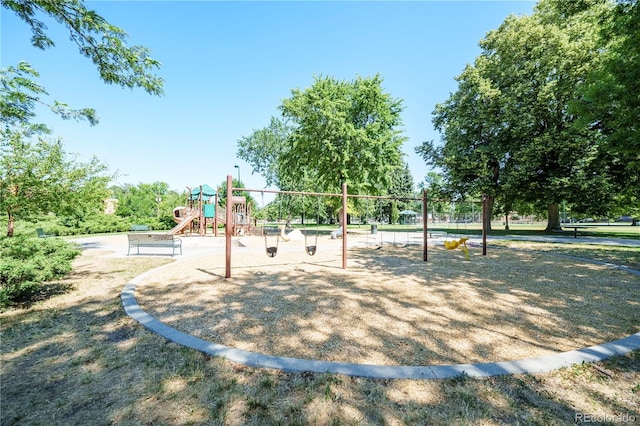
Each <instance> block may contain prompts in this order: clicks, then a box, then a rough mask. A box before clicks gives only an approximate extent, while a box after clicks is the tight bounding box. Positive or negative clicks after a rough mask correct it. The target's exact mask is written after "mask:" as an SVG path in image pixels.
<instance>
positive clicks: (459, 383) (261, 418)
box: [0, 225, 640, 425]
mask: <svg viewBox="0 0 640 426" xmlns="http://www.w3.org/2000/svg"><path fill="white" fill-rule="evenodd" d="M363 229H364V225H363ZM500 244H501V245H503V246H506V245H509V246H510V245H511V244H513V247H517V248H523V243H521V242H520V243H515V242H514V243H506V242H505V243H500ZM527 248H529V249H536V250H542V251H551V252H559V253H563V254H573V255H579V256H583V257H590V258H594V259H599V260H606V261H609V262H616V263H620V264H625V265H627V266H631V267H635V268H636V269H638V268H639V267H640V260H639V259H640V249H638V248H615V247H604V246H587V245H581V246H571V245H568V244H532V243H527ZM106 254H107V253H104V252H98V251H96V250H87V251H85V252H84V253H83V255H82V256H81V257H80V258H78V259H77V260H76V262H75V265H74V270H73V272H72V274H70V275H69V276H68V277H66V278H65V279H64V280H62V281H61V282H60V283H52V286H54V287H55V286H56V285H59V286H60V288H61V289H64V290H65V291H64V292H56V291H51V296H50V297H49V298H47V299H46V300H43V301H40V302H38V303H37V304H35V305H33V306H32V307H30V308H28V309H15V310H10V311H6V312H3V313H0V321H1V325H0V331H1V333H2V346H1V348H0V355H1V361H2V370H1V394H0V397H1V405H2V407H1V408H2V410H1V418H0V423H1V424H2V425H14V424H45V423H48V424H52V425H57V424H60V425H69V424H91V425H101V424H105V425H106V424H123V425H129V424H130V425H137V424H168V425H173V424H228V425H245V424H254V425H272V424H273V425H276V424H287V425H288V424H299V425H302V424H318V425H326V424H335V425H338V424H348V425H351V424H355V425H369V424H390V425H393V424H398V425H402V424H408V425H414V424H435V425H439V424H442V425H449V424H483V425H493V424H495V425H499V424H531V425H549V424H574V423H575V422H576V419H578V420H579V419H585V418H587V419H596V420H599V421H600V424H603V423H604V424H614V423H620V422H622V421H625V419H626V421H629V420H630V421H629V423H630V424H632V423H634V422H638V421H639V420H640V351H635V352H633V353H631V354H629V355H627V356H623V357H617V358H613V359H610V360H608V361H605V362H601V363H596V364H584V365H576V366H573V367H571V368H565V369H561V370H558V371H554V372H550V373H545V374H535V375H516V376H506V377H493V378H485V379H472V378H468V377H462V378H457V379H451V380H437V381H417V380H374V379H364V378H352V377H346V376H340V375H329V374H311V373H301V374H290V373H284V372H280V371H274V370H263V369H255V368H249V367H245V366H241V365H237V364H233V363H231V362H228V361H225V360H223V359H218V358H211V357H209V356H206V355H203V354H202V353H199V352H197V351H194V350H191V349H186V348H183V347H181V346H178V345H176V344H174V343H169V342H167V341H166V340H165V339H163V338H161V337H159V336H157V335H155V334H153V333H151V332H149V331H148V330H147V329H145V328H144V327H143V326H142V325H140V324H138V323H136V322H135V321H134V320H132V319H131V318H129V317H128V316H126V315H125V313H124V312H123V309H122V305H121V301H120V291H121V290H122V288H123V286H124V285H125V283H127V282H128V281H129V280H130V279H131V278H133V277H134V276H137V275H138V274H140V273H141V272H143V271H145V270H149V269H151V268H154V267H156V266H159V265H161V264H163V263H166V262H170V260H168V259H166V258H122V257H109V256H106ZM638 291H640V289H638ZM60 293H62V294H60ZM639 326H640V325H639Z"/></svg>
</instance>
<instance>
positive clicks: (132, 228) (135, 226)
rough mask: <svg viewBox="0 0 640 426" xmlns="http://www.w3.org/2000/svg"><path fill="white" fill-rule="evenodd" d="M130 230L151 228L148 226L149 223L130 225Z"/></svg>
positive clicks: (149, 229) (148, 229)
mask: <svg viewBox="0 0 640 426" xmlns="http://www.w3.org/2000/svg"><path fill="white" fill-rule="evenodd" d="M131 231H133V232H137V231H151V228H149V225H131Z"/></svg>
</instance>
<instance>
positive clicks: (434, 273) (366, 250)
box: [136, 235, 640, 366]
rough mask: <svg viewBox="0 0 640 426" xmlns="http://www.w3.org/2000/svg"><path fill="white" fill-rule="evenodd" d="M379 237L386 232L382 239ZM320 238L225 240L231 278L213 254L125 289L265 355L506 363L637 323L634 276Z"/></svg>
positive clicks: (437, 246)
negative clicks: (275, 247) (275, 243)
mask: <svg viewBox="0 0 640 426" xmlns="http://www.w3.org/2000/svg"><path fill="white" fill-rule="evenodd" d="M390 238H391V236H390V235H389V236H387V240H388V239H390ZM352 240H354V241H353V245H352V246H351V247H350V248H349V252H350V254H349V265H348V268H347V269H346V270H343V269H342V268H341V258H342V257H341V241H338V240H332V239H331V238H329V237H327V236H324V237H322V238H320V239H319V240H318V250H317V253H316V254H315V256H313V257H311V256H307V254H306V253H305V251H304V243H303V242H295V241H291V242H286V243H283V242H281V243H280V249H279V252H278V255H277V257H273V258H272V257H269V256H267V255H266V254H265V253H264V250H265V249H264V244H263V241H262V239H261V238H259V237H249V238H244V239H243V246H240V245H238V246H235V245H234V248H233V250H234V257H233V264H232V268H233V271H234V273H233V276H232V278H225V267H224V266H225V265H224V259H223V255H222V248H221V247H220V245H219V244H218V246H217V248H216V249H215V250H216V251H217V253H218V254H217V255H213V254H212V255H203V256H195V257H192V258H187V259H184V260H181V261H178V262H175V263H173V264H170V265H167V266H165V267H163V268H161V269H159V270H158V271H157V272H155V273H151V274H149V275H148V276H146V277H145V278H144V279H143V280H141V281H140V282H139V283H138V285H137V287H136V299H137V301H138V304H139V305H140V307H141V308H142V309H143V310H144V311H145V312H147V313H148V314H150V315H152V316H153V317H155V318H157V319H158V320H160V321H162V322H163V323H164V324H166V325H169V326H171V327H173V328H175V329H177V330H179V331H182V332H184V333H187V334H189V335H192V336H195V337H198V338H200V339H203V340H206V341H208V342H213V343H216V344H221V345H224V346H228V347H232V348H236V349H240V350H246V351H251V352H258V353H263V354H268V355H272V356H286V357H294V358H304V359H315V360H323V361H333V362H346V363H357V364H376V365H406V366H419V365H434V364H435V365H438V364H457V363H481V362H496V361H505V360H515V359H522V358H530V357H538V356H545V355H550V354H554V353H558V352H565V351H571V350H576V349H580V348H584V347H588V346H592V345H597V344H600V343H603V342H608V341H612V340H616V339H621V338H624V337H626V336H628V335H630V334H634V333H637V332H638V329H637V324H638V305H639V304H640V298H639V297H638V292H637V286H638V283H639V281H640V278H639V277H638V276H636V275H633V274H630V273H628V272H626V271H624V270H619V269H616V268H612V267H611V266H607V265H602V264H597V263H593V262H590V261H586V260H579V259H576V258H571V257H564V256H558V255H551V254H545V253H540V252H534V251H530V250H521V249H517V250H516V249H508V248H496V249H495V250H492V251H491V252H490V253H489V254H488V255H487V256H482V251H481V248H480V247H478V245H477V244H475V243H473V242H472V244H471V245H470V250H469V252H470V261H466V260H465V256H464V254H463V253H462V252H460V251H449V250H446V249H445V248H444V246H443V244H442V242H436V241H434V242H433V247H430V260H429V262H427V263H424V262H422V259H421V256H422V251H421V247H420V246H419V245H406V244H401V245H398V244H396V245H394V244H382V245H379V244H370V243H369V241H370V240H369V239H368V238H366V237H365V236H360V237H353V238H352Z"/></svg>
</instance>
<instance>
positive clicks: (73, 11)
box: [2, 0, 163, 95]
mask: <svg viewBox="0 0 640 426" xmlns="http://www.w3.org/2000/svg"><path fill="white" fill-rule="evenodd" d="M2 7H4V8H6V9H7V10H9V11H12V12H14V13H15V14H16V15H17V16H18V17H19V18H20V19H22V20H23V21H24V22H25V23H26V24H27V25H28V26H29V27H31V32H32V34H33V36H32V38H31V44H32V45H33V46H34V47H36V48H38V49H42V50H45V49H48V48H51V47H53V46H54V45H55V42H54V41H53V40H52V39H51V38H50V37H49V36H48V35H47V33H46V30H47V26H46V25H45V23H44V22H42V20H41V15H46V16H49V17H51V18H53V19H54V20H55V21H57V22H58V23H60V24H61V25H63V26H65V27H66V28H67V29H68V30H69V39H70V40H71V41H73V42H74V43H75V44H76V45H77V46H78V49H79V51H80V54H81V55H83V56H85V57H87V58H89V59H90V60H91V61H92V62H93V63H94V64H95V65H96V67H97V69H98V72H99V73H100V78H101V79H102V80H103V81H104V82H105V83H107V84H117V85H120V86H122V87H127V88H131V89H133V88H136V87H140V88H142V89H144V90H145V91H146V92H148V93H150V94H153V95H161V94H162V93H163V92H162V84H163V80H162V79H161V78H160V77H158V76H156V75H154V74H152V73H151V72H150V71H151V70H154V69H157V68H159V67H160V63H159V62H158V61H157V60H155V59H153V58H151V57H150V56H149V49H147V48H145V47H143V46H131V47H129V46H127V43H126V40H127V33H126V32H125V31H124V30H122V29H121V28H118V27H116V26H115V25H112V24H110V23H109V22H107V20H105V19H104V18H103V17H102V16H100V15H98V14H97V13H96V12H95V11H93V10H89V9H87V8H86V7H85V5H84V2H83V1H81V0H65V1H51V0H2Z"/></svg>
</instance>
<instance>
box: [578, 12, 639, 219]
mask: <svg viewBox="0 0 640 426" xmlns="http://www.w3.org/2000/svg"><path fill="white" fill-rule="evenodd" d="M601 21H602V25H601V27H600V32H599V35H600V45H601V46H603V47H602V48H601V51H602V54H601V57H600V58H601V61H600V62H599V63H598V65H597V67H595V68H594V69H593V70H592V72H591V74H590V75H589V77H588V79H587V82H586V84H585V86H584V89H583V90H582V91H581V95H582V96H580V97H579V98H577V99H576V102H575V103H574V104H573V107H574V109H573V112H574V113H575V114H577V115H579V117H580V119H579V120H578V122H579V124H580V125H582V126H585V127H591V128H594V129H597V131H598V132H599V133H600V136H601V137H600V138H599V140H598V142H599V144H600V146H599V150H598V152H597V154H596V155H597V160H596V161H595V162H596V163H597V164H598V167H599V168H600V170H602V171H603V173H605V174H606V175H607V176H608V177H609V178H610V180H611V181H612V186H613V188H612V189H611V191H612V192H614V193H616V197H615V202H614V204H615V206H614V210H618V209H619V208H620V207H622V206H624V209H626V210H627V213H625V214H629V213H632V214H635V215H640V197H639V196H638V190H637V188H638V186H639V185H640V130H639V129H638V123H639V122H640V98H639V97H638V93H640V67H639V66H638V64H639V63H640V2H638V1H637V0H632V1H619V2H617V4H616V6H615V8H612V9H611V10H610V11H609V14H608V15H605V16H604V17H603V19H602V20H601ZM634 207H635V209H634ZM623 211H624V210H623Z"/></svg>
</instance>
